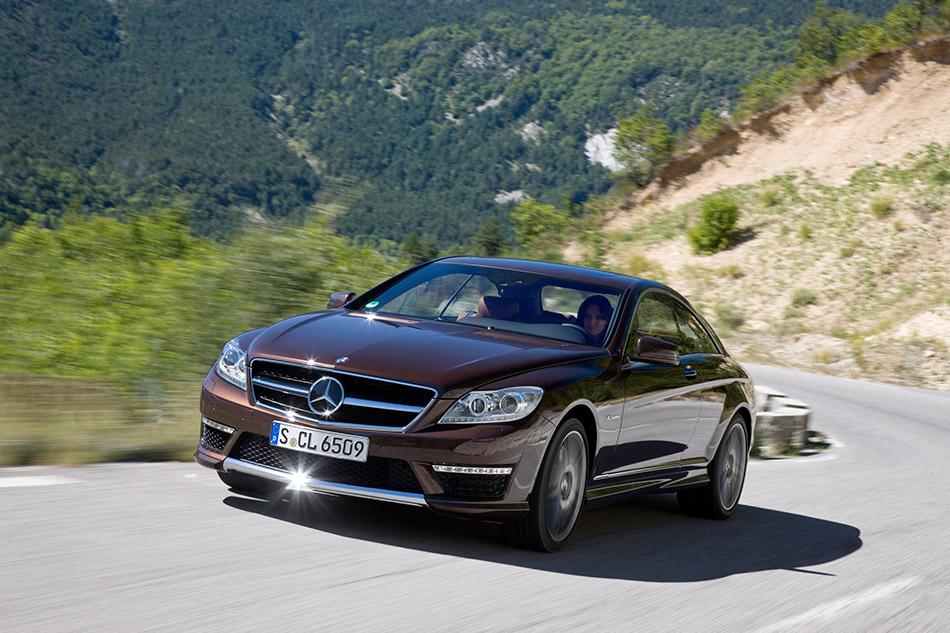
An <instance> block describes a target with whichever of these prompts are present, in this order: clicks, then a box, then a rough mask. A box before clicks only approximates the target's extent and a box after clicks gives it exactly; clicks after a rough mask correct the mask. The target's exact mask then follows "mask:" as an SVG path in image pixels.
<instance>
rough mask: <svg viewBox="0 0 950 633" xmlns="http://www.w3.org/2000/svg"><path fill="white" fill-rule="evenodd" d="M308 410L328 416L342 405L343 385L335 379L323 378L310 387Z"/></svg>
mask: <svg viewBox="0 0 950 633" xmlns="http://www.w3.org/2000/svg"><path fill="white" fill-rule="evenodd" d="M308 400H310V410H311V411H313V412H314V413H316V414H319V415H330V414H331V413H333V412H334V411H336V410H337V409H339V408H340V407H341V406H342V405H343V385H341V384H340V381H339V380H337V379H336V378H331V377H330V376H324V377H323V378H321V379H320V380H318V381H316V382H315V383H313V384H312V385H311V386H310V394H309V396H308Z"/></svg>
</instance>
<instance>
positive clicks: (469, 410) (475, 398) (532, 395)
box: [439, 387, 544, 424]
mask: <svg viewBox="0 0 950 633" xmlns="http://www.w3.org/2000/svg"><path fill="white" fill-rule="evenodd" d="M543 395H544V389H541V388H540V387H509V388H507V389H498V390H496V391H470V392H468V393H467V394H465V395H464V396H462V397H461V398H459V399H458V400H457V401H456V402H455V404H453V405H452V406H451V407H450V408H449V410H448V411H446V412H445V415H443V416H442V419H441V420H439V424H484V423H493V422H511V421H512V420H520V419H521V418H523V417H525V416H526V415H528V414H529V413H531V412H532V411H534V410H535V409H536V408H538V404H539V403H540V402H541V396H543Z"/></svg>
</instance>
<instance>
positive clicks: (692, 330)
mask: <svg viewBox="0 0 950 633" xmlns="http://www.w3.org/2000/svg"><path fill="white" fill-rule="evenodd" d="M673 309H674V311H675V313H676V324H677V328H678V330H679V340H678V341H677V344H678V345H679V348H680V354H682V355H684V356H685V355H686V354H718V353H719V350H718V349H716V344H715V343H714V342H713V340H712V338H711V337H710V336H709V334H708V333H707V332H706V330H705V328H703V326H702V324H700V322H699V319H697V318H696V316H695V315H694V314H693V313H692V312H690V311H689V309H688V308H687V307H686V306H684V305H683V304H682V303H680V302H679V301H674V302H673Z"/></svg>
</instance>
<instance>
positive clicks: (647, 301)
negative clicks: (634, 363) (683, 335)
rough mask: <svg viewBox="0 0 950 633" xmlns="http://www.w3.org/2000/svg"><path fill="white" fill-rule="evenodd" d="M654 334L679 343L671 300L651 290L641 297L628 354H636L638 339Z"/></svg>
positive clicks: (634, 318) (631, 330)
mask: <svg viewBox="0 0 950 633" xmlns="http://www.w3.org/2000/svg"><path fill="white" fill-rule="evenodd" d="M641 336H652V337H653V338H659V339H663V340H664V341H669V342H670V343H676V344H679V335H678V333H677V327H676V317H675V316H674V314H673V306H672V305H670V302H669V300H668V299H667V298H666V297H665V296H663V295H661V294H660V293H658V292H651V293H648V294H646V295H644V296H643V298H642V299H640V303H638V304H637V310H636V312H635V313H634V315H633V323H632V324H631V326H630V336H628V337H627V354H636V347H637V339H638V338H640V337H641Z"/></svg>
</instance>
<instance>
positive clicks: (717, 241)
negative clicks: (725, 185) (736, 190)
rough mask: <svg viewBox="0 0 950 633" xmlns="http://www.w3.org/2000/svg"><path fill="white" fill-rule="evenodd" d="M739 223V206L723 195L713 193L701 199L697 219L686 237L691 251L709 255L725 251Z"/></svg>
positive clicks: (726, 195) (729, 197)
mask: <svg viewBox="0 0 950 633" xmlns="http://www.w3.org/2000/svg"><path fill="white" fill-rule="evenodd" d="M738 221H739V205H738V204H736V201H735V200H734V199H733V198H732V197H731V196H729V195H728V194H724V193H714V194H712V195H709V196H706V197H705V198H703V201H702V203H701V206H700V215H699V219H698V220H697V221H696V223H695V224H693V226H691V227H690V228H689V230H688V231H687V233H686V235H687V237H688V238H689V242H690V244H692V246H693V251H695V252H697V253H705V254H711V253H716V252H718V251H721V250H725V249H726V248H727V247H728V246H729V244H730V242H732V239H733V236H734V235H735V232H736V223H737V222H738Z"/></svg>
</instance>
